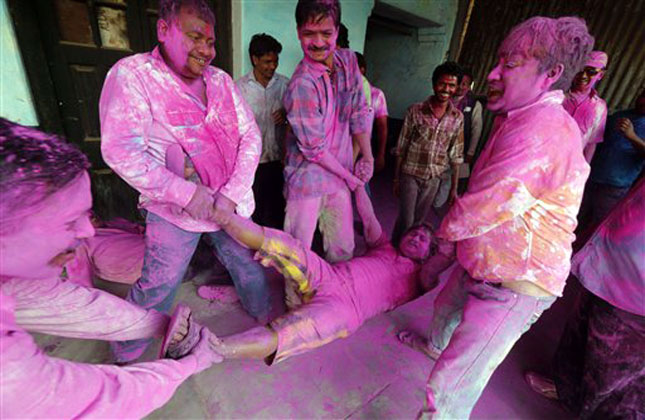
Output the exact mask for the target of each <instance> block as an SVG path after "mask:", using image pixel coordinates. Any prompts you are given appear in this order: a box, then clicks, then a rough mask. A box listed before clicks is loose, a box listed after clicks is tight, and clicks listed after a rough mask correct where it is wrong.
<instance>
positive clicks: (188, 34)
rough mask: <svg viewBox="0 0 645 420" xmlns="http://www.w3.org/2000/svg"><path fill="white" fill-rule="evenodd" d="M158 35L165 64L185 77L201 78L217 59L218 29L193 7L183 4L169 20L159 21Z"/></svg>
mask: <svg viewBox="0 0 645 420" xmlns="http://www.w3.org/2000/svg"><path fill="white" fill-rule="evenodd" d="M157 37H158V38H159V42H160V43H161V44H162V46H163V52H164V59H165V60H166V63H167V64H168V66H169V67H170V68H171V69H172V70H173V71H174V72H175V73H177V74H178V75H179V76H181V77H183V78H186V79H196V78H198V77H201V75H202V73H203V72H204V69H205V68H206V66H208V65H209V64H210V63H211V61H213V59H214V58H215V28H214V26H213V25H212V24H210V23H208V22H205V21H204V20H202V19H201V18H200V17H199V16H198V15H197V13H196V12H195V11H194V10H192V9H187V8H185V7H182V8H181V9H180V10H179V13H178V14H177V16H175V18H174V19H171V21H170V22H165V21H163V20H159V22H158V23H157Z"/></svg>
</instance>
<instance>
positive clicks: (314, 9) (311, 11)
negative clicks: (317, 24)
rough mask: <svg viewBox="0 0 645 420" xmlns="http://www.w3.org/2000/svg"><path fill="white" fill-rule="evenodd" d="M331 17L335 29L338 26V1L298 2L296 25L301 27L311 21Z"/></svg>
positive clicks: (306, 0) (300, 0) (315, 0)
mask: <svg viewBox="0 0 645 420" xmlns="http://www.w3.org/2000/svg"><path fill="white" fill-rule="evenodd" d="M326 17H331V18H332V20H333V21H334V25H335V26H336V28H338V27H339V26H340V2H339V1H338V0H298V4H297V5H296V25H297V26H298V28H301V27H303V26H304V25H305V24H306V23H307V22H309V21H310V20H312V19H323V18H326Z"/></svg>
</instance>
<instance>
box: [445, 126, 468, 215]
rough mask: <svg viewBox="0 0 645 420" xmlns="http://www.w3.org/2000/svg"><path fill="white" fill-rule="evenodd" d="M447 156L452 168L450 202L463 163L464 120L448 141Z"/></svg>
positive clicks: (453, 195) (452, 199)
mask: <svg viewBox="0 0 645 420" xmlns="http://www.w3.org/2000/svg"><path fill="white" fill-rule="evenodd" d="M448 158H449V159H450V167H451V169H452V173H451V176H452V179H451V181H452V183H451V185H450V196H449V197H450V198H449V200H450V203H451V204H452V202H453V201H454V200H455V198H456V197H457V185H458V183H459V168H460V167H461V164H462V163H464V121H463V119H462V120H461V122H460V124H459V127H458V128H457V132H456V134H455V135H454V136H453V138H452V141H451V142H450V150H448Z"/></svg>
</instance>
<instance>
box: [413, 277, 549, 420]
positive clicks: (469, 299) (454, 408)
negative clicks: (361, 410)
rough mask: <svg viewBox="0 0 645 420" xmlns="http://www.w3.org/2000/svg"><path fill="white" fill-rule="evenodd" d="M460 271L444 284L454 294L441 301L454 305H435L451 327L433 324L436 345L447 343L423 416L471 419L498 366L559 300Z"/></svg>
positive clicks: (432, 378) (434, 371) (432, 376)
mask: <svg viewBox="0 0 645 420" xmlns="http://www.w3.org/2000/svg"><path fill="white" fill-rule="evenodd" d="M461 273H462V274H461V276H462V277H461V278H460V277H458V275H455V276H454V277H453V278H451V279H450V280H449V282H452V283H449V284H447V285H446V287H450V289H448V290H447V296H451V298H447V299H443V305H455V306H454V307H453V308H445V307H440V308H439V307H438V308H436V309H435V311H438V315H439V314H443V315H440V318H439V319H438V322H440V321H441V320H443V321H444V322H446V328H447V331H446V334H437V331H438V329H437V325H435V326H434V327H433V333H432V334H433V337H432V340H433V342H434V341H437V342H436V343H434V344H435V345H436V346H437V347H440V348H441V347H442V346H443V345H446V344H447V346H446V347H445V349H443V351H442V353H441V356H440V357H439V359H437V362H436V363H435V365H434V368H433V369H432V372H431V373H430V378H429V379H428V384H427V386H426V402H425V405H424V407H423V410H422V411H421V413H420V415H421V417H422V418H426V417H431V418H433V419H465V418H468V417H469V416H470V412H471V411H472V409H473V407H474V406H475V403H477V400H478V399H479V397H480V395H481V393H482V391H483V390H484V388H485V387H486V384H487V383H488V380H489V379H490V377H491V376H492V375H493V372H494V371H495V369H496V368H497V366H499V365H500V364H501V363H502V361H503V360H504V358H506V356H507V355H508V353H509V352H510V351H511V349H512V348H513V346H514V345H515V343H516V342H517V340H519V338H520V337H521V336H522V334H524V333H525V332H526V331H527V330H528V329H529V328H530V326H531V325H532V324H533V323H534V322H535V321H537V319H538V318H539V317H540V315H541V314H542V312H544V311H545V310H546V309H548V308H549V307H550V306H551V305H552V304H553V302H554V301H555V299H556V298H555V296H553V297H545V298H538V297H533V296H527V295H522V294H519V293H516V292H514V291H512V290H510V289H506V288H504V287H497V286H495V285H493V284H490V283H485V282H482V281H478V280H474V279H472V278H470V276H469V275H468V274H467V273H466V272H465V271H461ZM451 286H452V287H451ZM460 286H461V288H462V290H463V292H464V293H463V294H464V295H465V297H464V298H463V299H462V298H461V297H459V292H458V288H459V287H460ZM442 293H443V292H442ZM447 296H444V298H446V297H447ZM437 299H439V297H438V298H437ZM453 328H454V330H453ZM451 330H452V331H451ZM451 332H452V334H450V333H451ZM446 335H448V337H447V339H448V341H447V343H445V341H443V340H445V339H446Z"/></svg>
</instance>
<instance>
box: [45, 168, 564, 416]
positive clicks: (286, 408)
mask: <svg viewBox="0 0 645 420" xmlns="http://www.w3.org/2000/svg"><path fill="white" fill-rule="evenodd" d="M391 179H392V177H391V174H383V175H380V176H377V177H376V178H375V179H374V180H373V182H372V187H373V188H372V191H373V200H374V203H375V208H376V210H377V215H378V216H379V218H380V220H381V222H382V223H383V226H384V228H386V229H387V230H388V231H391V228H392V226H393V224H394V218H395V217H396V211H397V210H396V205H397V204H396V200H395V199H394V198H393V197H392V195H391V184H390V182H389V180H391ZM436 293H437V291H434V292H432V293H429V294H427V295H425V296H422V297H420V298H418V299H416V300H414V301H412V302H410V303H408V304H406V305H403V306H401V307H399V308H397V309H396V310H394V311H392V312H389V313H387V314H383V315H381V316H378V317H376V318H373V319H371V320H369V321H368V322H367V323H366V324H365V325H364V326H363V327H362V328H361V329H360V330H359V331H358V332H356V333H355V334H354V335H352V336H350V337H348V338H346V339H342V340H338V341H335V342H333V343H330V344H328V345H326V346H324V347H322V348H319V349H315V350H313V351H311V352H309V353H307V354H304V355H300V356H296V357H293V358H291V359H288V360H286V361H284V362H282V363H279V364H277V365H275V366H272V367H268V366H266V365H265V364H264V363H263V362H261V361H225V362H223V363H221V364H219V365H215V366H213V367H212V368H210V369H209V370H207V371H205V372H202V373H201V374H199V375H196V376H193V377H192V378H190V379H189V380H187V381H186V382H185V383H184V384H183V385H182V386H181V387H180V388H179V390H178V391H177V393H176V394H175V396H174V397H173V398H172V399H171V400H170V402H168V403H167V404H166V405H165V406H164V407H162V408H160V409H159V410H157V411H155V412H154V413H152V414H151V415H150V416H149V418H151V419H156V418H159V419H161V418H164V419H165V418H194V419H201V418H223V419H230V418H235V419H242V418H271V419H273V418H279V419H284V418H298V419H303V418H357V419H361V418H370V419H371V418H387V419H390V418H395V419H398V418H413V417H414V416H415V415H416V413H417V411H418V409H419V408H420V407H421V404H422V401H423V396H424V385H425V381H426V379H427V377H428V374H429V373H430V370H431V368H432V362H431V361H430V360H429V359H427V358H426V357H424V356H423V355H421V354H420V353H417V352H415V351H413V350H411V349H409V348H408V347H406V346H404V345H402V344H400V343H399V342H398V341H397V340H396V338H395V333H396V332H397V331H399V330H401V329H412V330H415V331H417V332H419V333H425V332H426V330H427V328H428V325H429V322H430V319H431V316H432V309H433V299H434V297H435V296H436ZM178 300H181V301H184V302H186V303H187V304H188V305H190V306H191V307H192V308H193V310H194V313H195V315H196V318H197V319H198V320H199V321H200V322H201V323H203V324H205V325H207V326H208V327H210V328H211V329H212V330H213V332H215V333H216V334H218V335H227V334H231V333H234V332H238V331H243V330H245V329H247V328H249V327H251V326H254V321H253V319H251V318H250V317H249V316H248V315H246V313H245V312H244V311H243V309H242V308H241V307H240V306H239V303H233V304H222V303H217V302H207V301H204V300H202V299H200V298H199V297H198V296H197V295H196V286H195V285H194V284H193V283H192V282H187V283H184V284H183V285H182V287H181V291H180V293H179V297H178ZM569 300H570V298H568V297H567V295H566V294H565V297H564V298H562V299H560V300H558V301H557V302H556V303H555V304H554V306H553V307H552V308H551V309H550V310H549V311H547V312H546V313H545V314H544V315H543V316H542V318H541V319H540V320H539V321H538V322H537V324H536V325H534V327H533V328H532V329H531V330H530V331H529V332H528V333H526V334H525V335H524V337H522V339H521V340H520V341H519V342H518V343H517V344H516V346H515V347H514V348H513V350H512V351H511V353H510V355H509V356H508V357H507V358H506V360H505V361H504V362H503V363H502V365H501V366H500V367H499V368H498V369H497V371H496V372H495V374H494V375H493V377H492V379H491V381H490V382H489V384H488V386H487V387H486V389H485V391H484V393H483V395H482V397H481V398H480V400H479V402H478V403H477V405H476V407H475V410H474V412H473V416H472V417H473V418H475V419H489V418H495V419H544V418H549V419H559V418H572V417H571V416H570V415H568V414H567V413H566V412H565V411H564V410H563V409H561V408H560V407H559V405H558V404H557V403H554V402H551V401H548V400H545V399H543V398H542V397H540V396H539V395H536V394H534V393H533V392H532V391H531V390H530V389H529V388H528V386H527V385H525V383H524V381H523V378H522V376H523V371H524V370H526V369H534V370H539V371H547V370H548V366H549V360H550V359H551V356H552V354H553V351H554V349H555V346H556V345H557V340H558V338H559V336H560V334H561V332H562V328H563V323H564V320H565V318H566V316H567V313H568V310H569V307H570V305H569V304H568V301H569ZM38 341H39V343H40V344H41V345H43V346H44V347H45V348H46V349H47V351H48V352H49V353H50V354H52V355H55V356H58V357H64V358H68V359H73V360H78V361H86V362H92V363H101V362H105V361H107V360H109V357H110V356H109V353H108V347H107V344H106V343H102V342H93V341H80V340H68V339H61V338H58V337H47V336H38ZM154 347H156V346H154ZM156 351H157V350H156V348H151V349H149V351H148V352H147V355H146V358H152V357H154V354H156Z"/></svg>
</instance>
